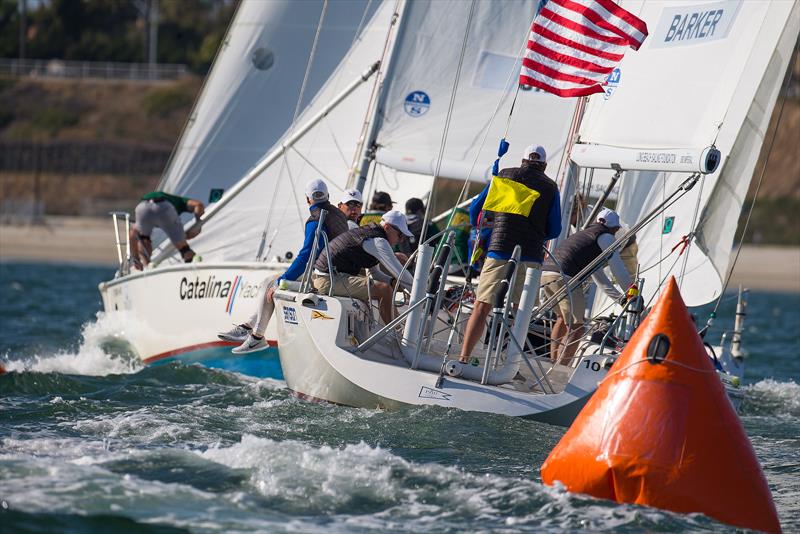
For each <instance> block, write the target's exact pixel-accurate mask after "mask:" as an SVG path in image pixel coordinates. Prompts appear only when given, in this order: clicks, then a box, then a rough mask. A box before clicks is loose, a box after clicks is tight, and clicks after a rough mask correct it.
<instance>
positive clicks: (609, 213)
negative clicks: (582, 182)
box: [597, 208, 621, 228]
mask: <svg viewBox="0 0 800 534" xmlns="http://www.w3.org/2000/svg"><path fill="white" fill-rule="evenodd" d="M600 219H603V220H604V221H605V225H606V226H608V227H609V228H616V227H617V226H621V225H620V222H619V215H618V214H617V212H616V211H614V210H610V209H608V208H603V209H601V210H600V213H598V214H597V222H600Z"/></svg>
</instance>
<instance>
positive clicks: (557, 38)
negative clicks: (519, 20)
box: [535, 24, 622, 62]
mask: <svg viewBox="0 0 800 534" xmlns="http://www.w3.org/2000/svg"><path fill="white" fill-rule="evenodd" d="M535 33H537V34H538V35H540V36H542V37H544V38H546V39H549V40H551V41H553V42H556V43H559V44H562V45H566V46H568V47H570V48H574V49H575V50H580V51H581V52H585V53H587V54H591V55H593V56H595V57H598V58H602V59H607V60H609V61H614V62H618V61H620V60H622V54H612V53H609V52H603V51H602V50H598V49H597V48H592V47H590V46H586V45H584V44H581V43H579V42H577V41H573V40H572V39H568V38H566V37H563V36H561V35H559V34H557V33H554V32H552V31H550V30H548V29H547V28H545V27H544V26H539V25H538V24H537V25H536V32H535Z"/></svg>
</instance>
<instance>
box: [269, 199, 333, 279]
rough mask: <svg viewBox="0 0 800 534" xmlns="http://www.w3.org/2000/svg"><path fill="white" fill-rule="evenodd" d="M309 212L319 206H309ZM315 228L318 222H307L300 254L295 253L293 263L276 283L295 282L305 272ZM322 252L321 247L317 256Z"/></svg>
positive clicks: (312, 246) (312, 245)
mask: <svg viewBox="0 0 800 534" xmlns="http://www.w3.org/2000/svg"><path fill="white" fill-rule="evenodd" d="M308 209H309V211H313V210H317V209H319V206H317V205H316V204H315V205H313V206H309V208H308ZM317 226H319V221H318V220H315V221H308V222H306V235H305V237H304V238H303V247H302V248H301V249H300V252H298V253H297V256H295V257H294V261H293V262H292V264H291V265H290V266H289V268H288V269H286V272H285V273H283V274H282V275H281V277H280V278H278V281H279V282H280V281H281V280H297V279H298V278H300V277H301V276H303V273H304V272H305V270H306V265H308V260H309V259H310V258H311V249H312V248H314V235H315V234H316V233H317ZM321 251H322V247H320V250H318V251H317V256H319V253H320V252H321ZM316 259H317V258H314V259H313V260H312V261H316Z"/></svg>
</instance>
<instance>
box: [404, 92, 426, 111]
mask: <svg viewBox="0 0 800 534" xmlns="http://www.w3.org/2000/svg"><path fill="white" fill-rule="evenodd" d="M430 107H431V98H430V97H429V96H428V93H425V92H423V91H414V92H413V93H409V94H408V96H407V97H406V100H405V102H404V103H403V109H405V110H406V113H408V114H409V115H411V116H412V117H422V116H423V115H425V114H426V113H427V112H428V110H429V109H430Z"/></svg>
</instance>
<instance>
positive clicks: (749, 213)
mask: <svg viewBox="0 0 800 534" xmlns="http://www.w3.org/2000/svg"><path fill="white" fill-rule="evenodd" d="M798 50H800V46H799V45H797V44H795V47H794V50H793V51H792V56H791V57H790V58H789V62H788V69H789V72H788V74H787V75H786V83H785V84H784V86H783V91H782V92H783V100H782V101H781V109H780V111H779V112H778V119H777V120H776V121H775V128H774V129H773V130H772V139H770V142H769V147H768V148H767V154H766V156H765V157H764V165H763V166H762V167H761V174H760V175H759V177H758V184H757V185H756V190H755V192H754V193H753V202H752V203H751V204H750V209H749V210H748V211H747V218H746V219H745V221H744V228H742V233H741V235H740V236H739V244H738V245H737V246H736V254H735V255H734V256H733V262H732V263H731V267H730V269H728V274H726V275H725V282H724V283H723V284H722V289H721V290H720V293H719V297H717V302H716V303H714V309H713V310H712V311H711V313H710V314H709V316H708V321H707V322H706V325H705V326H704V327H703V329H702V330H701V331H700V332H701V335H702V334H705V332H706V331H707V330H708V328H709V327H710V326H711V324H712V323H713V322H714V319H715V318H716V316H717V310H718V309H719V305H720V303H721V302H722V296H723V295H724V294H725V290H726V289H727V287H728V284H729V283H730V281H731V274H733V269H734V268H735V267H736V262H737V261H738V260H739V253H740V252H741V251H742V245H744V237H745V235H747V227H748V226H749V225H750V218H751V217H752V215H753V208H754V207H755V205H756V200H757V199H758V192H759V191H760V190H761V184H762V183H763V181H764V175H765V174H766V173H767V165H768V164H769V157H770V155H771V154H772V148H773V146H774V145H775V139H776V138H777V137H778V128H779V127H780V125H781V119H783V110H784V108H785V106H786V100H787V96H788V94H789V86H790V85H791V83H792V75H793V74H794V65H795V62H796V60H797V52H798Z"/></svg>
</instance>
